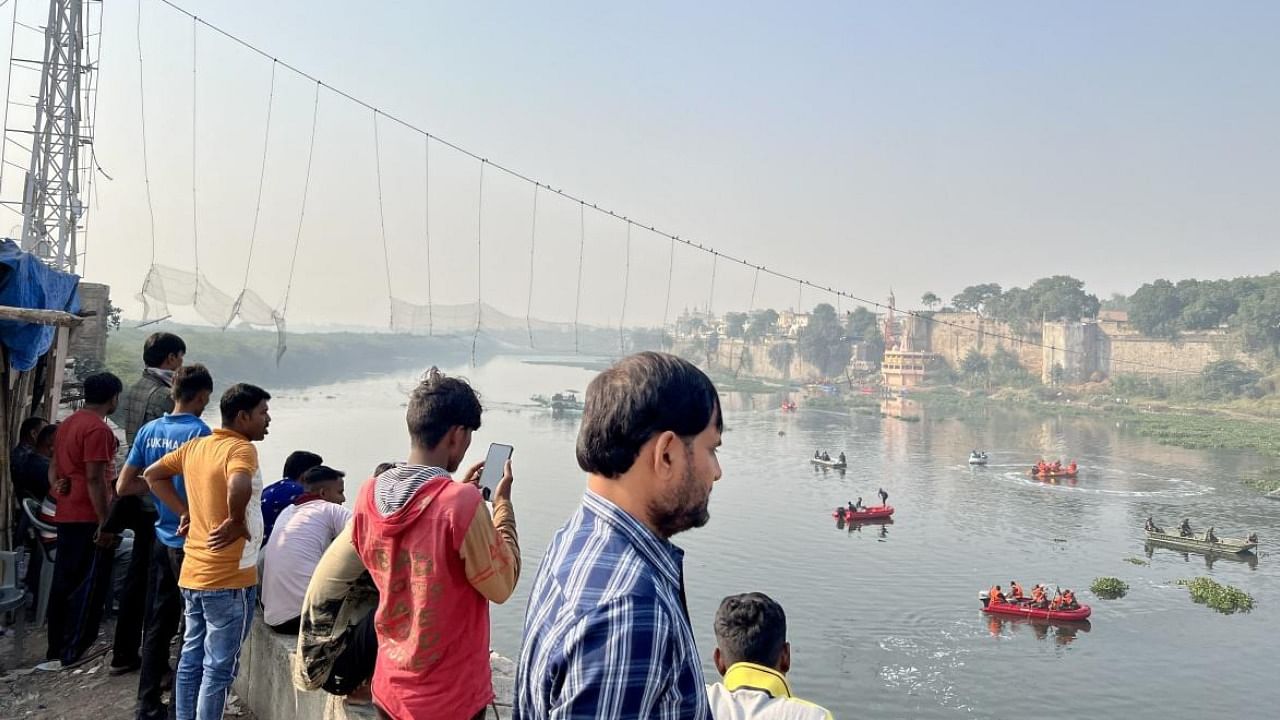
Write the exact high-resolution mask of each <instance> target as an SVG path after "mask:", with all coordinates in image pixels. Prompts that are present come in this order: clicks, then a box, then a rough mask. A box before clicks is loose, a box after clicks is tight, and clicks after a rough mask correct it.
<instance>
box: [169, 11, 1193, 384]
mask: <svg viewBox="0 0 1280 720" xmlns="http://www.w3.org/2000/svg"><path fill="white" fill-rule="evenodd" d="M156 1H157V2H159V3H161V4H163V5H165V6H167V7H169V8H170V9H172V10H174V11H175V12H178V13H180V14H182V15H185V16H187V17H190V18H191V19H192V21H193V22H194V23H199V24H202V25H204V26H205V27H207V28H208V29H210V30H212V31H214V32H216V33H218V34H220V35H222V36H223V37H225V38H227V39H228V40H230V41H232V42H233V43H235V44H237V45H240V46H242V47H244V48H245V49H247V50H249V51H251V52H254V53H257V54H259V55H262V56H263V57H266V58H268V59H273V60H274V59H276V58H275V56H273V55H271V54H270V53H268V52H266V51H264V50H262V49H261V48H259V47H257V46H256V45H254V44H253V43H250V42H249V41H247V40H244V39H242V38H240V37H238V36H236V35H234V34H232V33H231V32H229V31H227V30H224V29H222V28H221V27H219V26H217V25H214V24H212V23H209V22H208V21H206V20H203V19H200V18H199V17H197V16H196V15H195V14H194V13H192V12H190V11H188V10H186V9H184V8H182V7H181V6H179V5H178V4H176V3H175V2H173V1H172V0H156ZM279 63H280V65H281V66H282V67H284V68H287V69H288V70H290V71H292V72H294V73H297V74H298V75H300V76H302V77H304V78H306V79H308V80H311V81H313V82H316V83H317V84H319V85H321V86H323V87H324V88H326V89H327V90H329V91H330V92H333V93H334V94H335V95H338V96H340V97H343V98H346V99H347V100H349V101H351V102H353V103H355V104H357V105H360V106H362V107H364V108H366V109H369V110H373V111H376V112H378V113H380V114H382V115H383V116H384V117H386V118H387V119H388V120H390V121H392V122H394V123H397V124H399V125H401V126H402V127H404V128H405V129H407V130H409V131H411V132H416V133H419V134H422V135H426V136H427V137H429V138H431V139H433V140H435V141H436V142H438V143H440V144H441V145H444V146H445V147H448V148H449V149H451V150H454V151H456V152H458V153H460V154H462V155H465V156H467V157H470V158H472V159H474V160H478V161H480V162H482V163H484V164H486V165H489V166H491V167H493V168H494V169H496V170H498V171H501V172H503V173H505V174H507V175H509V176H511V177H513V178H516V179H518V180H522V181H524V182H527V183H531V184H533V185H537V186H539V187H541V188H542V189H543V190H546V191H547V192H551V193H554V194H556V195H558V196H560V197H562V198H564V199H566V200H569V201H571V202H577V203H579V204H580V205H581V206H582V208H583V210H585V206H586V205H587V204H588V203H587V201H586V199H585V198H582V197H579V196H577V195H574V194H573V193H571V192H566V191H565V190H563V189H561V188H556V187H552V186H551V185H550V184H548V183H545V182H542V181H540V180H537V179H535V178H533V177H531V176H529V175H526V174H524V173H521V172H519V171H517V170H515V169H514V168H511V167H508V166H506V165H503V164H501V163H497V162H493V161H492V160H489V159H488V158H486V157H484V156H482V155H480V154H478V153H476V152H473V151H471V150H468V149H467V148H465V147H463V146H461V145H458V144H456V143H454V142H451V141H449V140H447V139H445V138H442V137H440V136H439V135H435V134H432V133H430V132H429V131H427V130H425V129H423V128H421V127H419V126H417V125H415V124H413V123H412V122H410V121H408V120H405V119H402V118H400V117H398V116H396V115H392V114H390V113H388V112H385V111H383V110H380V109H379V108H377V107H376V106H374V105H372V104H370V103H369V102H367V101H365V100H362V99H360V98H358V97H356V96H355V95H352V94H351V93H349V92H347V91H345V90H342V89H339V88H337V87H334V86H333V85H330V84H328V83H325V82H324V81H322V80H320V79H319V78H317V77H315V76H314V75H311V74H310V73H308V72H306V71H304V70H302V69H300V68H298V67H296V66H294V65H291V64H289V63H287V62H285V61H284V60H279ZM591 207H592V209H593V210H596V211H597V212H599V213H601V214H606V215H609V216H610V217H614V218H618V219H621V220H622V221H623V222H626V223H630V224H633V225H637V226H639V227H641V228H644V229H646V230H648V231H649V232H651V233H653V234H655V235H658V236H660V237H665V238H668V239H669V240H671V242H672V253H673V254H674V246H675V243H680V244H682V245H685V246H687V247H690V248H693V249H695V250H699V251H701V252H715V253H717V254H718V255H719V256H720V257H723V258H724V259H725V260H726V261H729V262H732V263H736V264H740V265H743V266H745V267H750V268H755V269H758V270H759V271H760V272H762V273H766V274H768V275H770V276H773V277H775V278H778V279H780V280H784V281H788V282H795V283H797V284H799V286H800V302H801V303H803V299H804V286H806V285H808V286H809V287H811V288H814V289H817V290H825V291H827V292H828V293H830V294H832V295H836V296H839V297H844V298H845V299H848V300H850V301H852V302H856V303H860V304H862V305H865V306H868V307H873V308H876V309H880V310H888V309H889V307H890V306H889V305H886V304H885V303H882V302H878V301H875V300H871V299H868V298H864V297H861V296H859V295H855V294H853V293H849V292H845V291H842V290H836V289H834V288H832V287H830V286H827V285H820V284H818V283H816V282H813V281H810V280H806V279H804V278H801V277H798V276H796V275H792V274H789V273H786V272H782V271H778V270H774V269H772V268H769V267H766V266H764V265H759V264H756V263H752V262H750V261H748V260H746V259H743V258H739V257H736V256H734V255H731V254H728V253H724V252H720V251H718V250H715V249H714V248H708V247H705V246H703V245H702V244H700V243H696V242H694V241H692V240H686V239H684V238H682V237H680V236H679V235H675V234H674V233H670V232H667V231H665V230H660V229H658V228H657V227H655V226H653V225H644V224H643V223H640V222H637V221H635V220H632V219H630V218H629V217H627V216H626V215H621V214H618V213H617V212H615V211H613V210H609V209H607V208H601V207H599V206H598V205H596V204H591ZM668 274H670V272H669V273H668ZM669 290H670V288H668V309H669V304H670V297H669V294H670V293H669ZM801 307H803V305H801ZM894 310H895V311H896V312H901V313H902V314H903V315H905V316H909V317H914V318H917V319H919V320H921V321H924V322H933V323H936V324H939V325H943V326H949V327H953V328H956V329H959V330H965V331H969V332H973V328H970V327H968V326H966V325H964V324H961V323H956V322H951V321H946V320H938V319H935V318H933V317H931V316H929V315H927V314H925V313H922V312H920V311H916V310H901V309H899V308H896V307H895V308H894ZM665 318H666V313H664V322H663V325H664V327H665V325H666V319H665ZM984 334H985V335H986V336H989V337H996V338H1001V339H1007V340H1010V341H1011V342H1021V343H1023V344H1027V345H1031V346H1034V347H1041V348H1044V349H1046V350H1054V351H1059V350H1060V351H1063V352H1067V353H1079V354H1083V351H1078V350H1068V349H1065V348H1054V347H1053V346H1052V345H1049V344H1046V343H1042V342H1035V341H1030V340H1026V339H1024V338H1015V337H1013V336H1010V335H1001V334H999V333H984ZM1111 362H1112V363H1113V364H1125V365H1131V366H1134V367H1146V368H1150V369H1153V370H1161V371H1163V372H1169V373H1186V372H1191V371H1187V370H1182V369H1178V368H1169V367H1163V366H1160V365H1155V364H1150V363H1143V362H1141V361H1136V360H1118V359H1113V360H1111Z"/></svg>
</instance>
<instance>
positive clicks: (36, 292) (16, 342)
mask: <svg viewBox="0 0 1280 720" xmlns="http://www.w3.org/2000/svg"><path fill="white" fill-rule="evenodd" d="M0 264H3V265H6V266H7V268H8V272H4V270H3V269H0V273H3V275H4V277H3V279H0V305H8V306H9V307H18V308H27V309H31V310H64V311H66V312H70V313H75V312H79V311H80V296H79V294H78V293H76V286H77V285H78V284H79V283H80V278H79V276H76V275H72V274H71V273H65V272H62V271H60V270H54V269H53V268H51V267H49V266H48V265H45V264H44V263H42V262H40V260H39V259H38V258H37V257H36V256H34V255H32V254H31V253H27V252H23V251H22V249H21V248H20V247H18V244H17V243H15V242H14V241H12V240H9V239H0ZM55 332H56V330H55V328H53V327H52V326H50V325H37V324H35V323H24V322H17V321H14V320H0V342H2V343H4V345H5V347H7V348H9V363H10V364H11V365H12V366H13V368H14V369H15V370H30V369H31V368H33V367H35V366H36V362H37V361H38V360H39V359H40V356H41V355H44V354H45V353H46V352H48V351H49V346H50V345H52V344H53V337H54V333H55Z"/></svg>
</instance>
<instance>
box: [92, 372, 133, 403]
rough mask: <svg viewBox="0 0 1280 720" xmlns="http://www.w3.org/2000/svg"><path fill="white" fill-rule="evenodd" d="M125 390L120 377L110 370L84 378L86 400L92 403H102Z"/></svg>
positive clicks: (109, 400) (107, 401)
mask: <svg viewBox="0 0 1280 720" xmlns="http://www.w3.org/2000/svg"><path fill="white" fill-rule="evenodd" d="M123 390H124V383H122V382H120V378H118V377H116V376H115V375H112V374H111V373H109V372H100V373H94V374H92V375H90V376H89V377H87V378H85V379H84V401H85V402H86V403H88V404H90V405H102V404H103V403H109V402H111V399H112V398H114V397H115V396H117V395H119V394H120V393H121V392H122V391H123Z"/></svg>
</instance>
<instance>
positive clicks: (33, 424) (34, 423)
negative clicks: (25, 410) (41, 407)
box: [18, 415, 49, 445]
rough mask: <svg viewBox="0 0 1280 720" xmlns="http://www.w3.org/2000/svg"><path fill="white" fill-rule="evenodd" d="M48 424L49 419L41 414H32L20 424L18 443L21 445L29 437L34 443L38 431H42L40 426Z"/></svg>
mask: <svg viewBox="0 0 1280 720" xmlns="http://www.w3.org/2000/svg"><path fill="white" fill-rule="evenodd" d="M48 424H49V421H48V420H45V419H44V418H42V417H40V416H39V415H32V416H31V417H29V418H27V419H26V420H23V421H22V424H21V425H19V426H18V444H19V445H21V444H22V443H23V441H25V440H26V439H27V438H28V437H30V438H31V442H33V443H34V442H35V441H36V433H38V432H39V431H40V428H42V427H44V426H45V425H48Z"/></svg>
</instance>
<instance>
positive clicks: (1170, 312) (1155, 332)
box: [1129, 280, 1182, 338]
mask: <svg viewBox="0 0 1280 720" xmlns="http://www.w3.org/2000/svg"><path fill="white" fill-rule="evenodd" d="M1181 317H1182V297H1181V295H1180V294H1179V293H1178V289H1177V288H1176V287H1174V286H1173V283H1171V282H1169V281H1168V280H1156V281H1155V282H1151V283H1147V284H1146V285H1143V286H1142V287H1140V288H1138V289H1137V291H1135V292H1134V293H1133V297H1131V298H1129V322H1130V323H1133V326H1134V327H1136V328H1137V329H1138V332H1140V333H1142V334H1143V335H1146V336H1148V337H1166V338H1167V337H1173V336H1175V335H1177V334H1178V325H1179V321H1180V319H1181Z"/></svg>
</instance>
